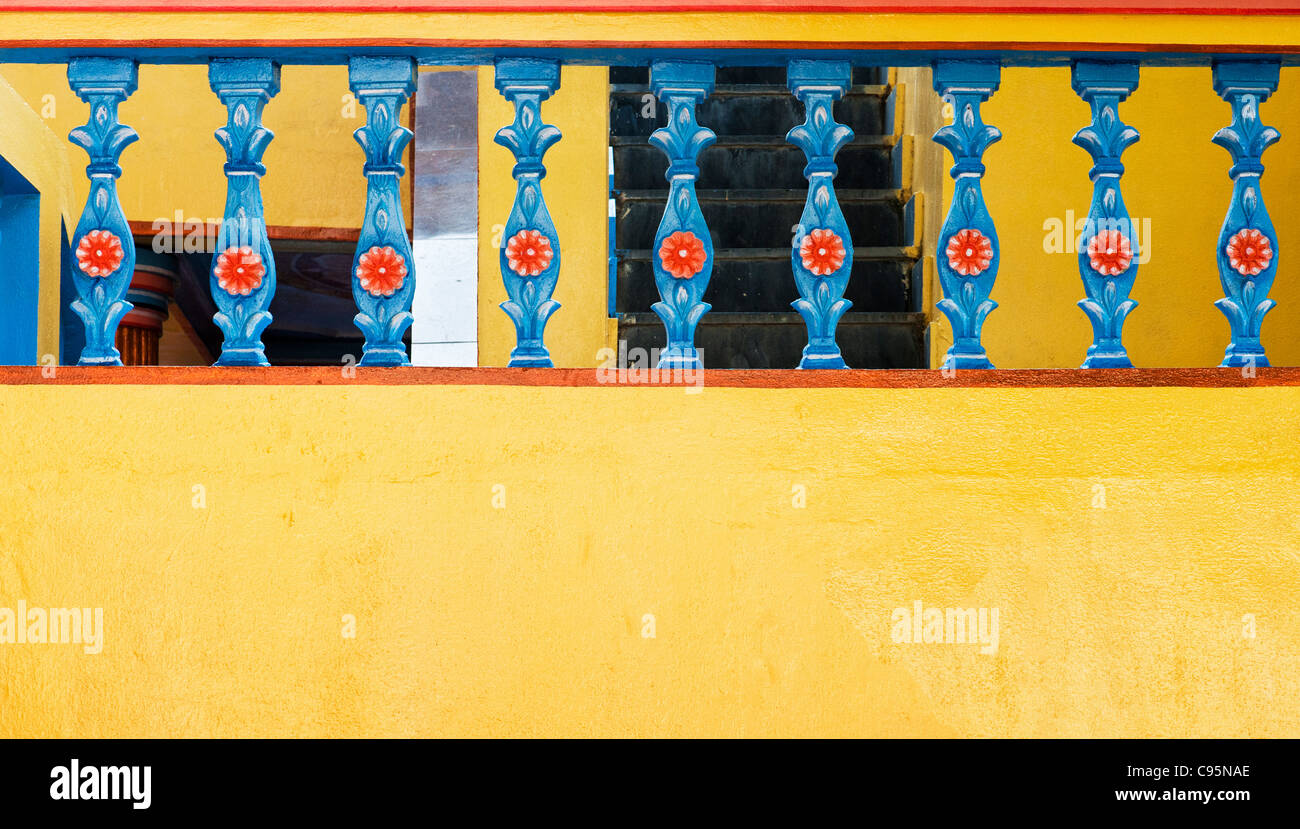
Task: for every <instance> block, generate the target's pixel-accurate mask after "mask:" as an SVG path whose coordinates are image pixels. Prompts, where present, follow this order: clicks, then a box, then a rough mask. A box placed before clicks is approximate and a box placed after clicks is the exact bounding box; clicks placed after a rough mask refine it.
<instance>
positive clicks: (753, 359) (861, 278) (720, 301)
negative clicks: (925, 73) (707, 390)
mask: <svg viewBox="0 0 1300 829" xmlns="http://www.w3.org/2000/svg"><path fill="white" fill-rule="evenodd" d="M884 74H885V70H883V69H856V70H854V78H853V83H854V85H853V88H852V89H851V90H850V92H849V94H848V95H846V96H845V97H844V98H843V99H842V100H841V101H839V102H838V103H837V104H836V106H835V117H836V119H837V120H838V121H840V122H842V123H846V124H848V125H849V126H851V127H852V128H853V130H854V132H855V133H856V137H855V138H854V140H853V142H852V143H851V144H849V145H847V146H845V147H844V149H842V150H840V153H839V155H838V156H837V157H836V161H837V163H838V164H839V175H838V176H837V177H836V180H835V186H836V192H837V193H838V195H839V199H840V206H841V208H842V209H843V211H844V215H845V218H846V220H847V221H848V224H849V230H850V232H851V234H852V236H853V243H854V251H853V257H854V260H853V274H852V276H851V278H850V280H849V286H848V289H847V291H846V292H845V296H847V297H848V298H849V299H850V300H852V301H853V308H852V309H851V310H850V311H849V312H848V313H847V314H845V316H844V318H843V319H842V320H841V321H840V324H839V328H838V340H839V343H840V348H841V350H842V351H843V353H844V359H845V361H846V362H847V363H848V364H849V365H850V366H851V367H853V368H920V367H924V366H925V360H926V356H925V347H924V329H925V326H924V315H923V314H921V313H918V312H917V311H918V306H919V305H920V297H919V295H918V293H917V289H915V288H914V287H913V279H912V273H913V266H914V265H915V257H913V256H910V255H909V253H910V252H909V251H908V250H907V249H906V248H904V244H905V243H907V242H909V241H910V233H909V231H908V230H907V228H906V227H905V222H904V218H905V217H904V214H905V212H909V211H905V210H904V197H905V196H904V194H903V193H902V192H901V191H900V190H898V189H896V186H895V174H894V165H893V163H892V160H891V159H892V155H891V151H892V149H893V138H892V136H890V135H888V134H887V126H886V125H887V123H888V121H887V117H886V116H887V113H886V106H887V96H888V92H889V90H888V89H887V87H885V86H884V85H883V84H882V83H881V81H882V80H883V78H884ZM610 82H611V92H610V138H609V141H610V147H611V155H612V158H613V184H612V187H613V192H612V193H611V198H612V199H613V201H614V209H615V233H614V238H615V241H614V247H615V251H614V260H615V261H614V262H613V263H612V264H611V267H612V268H614V276H615V289H616V296H615V303H614V310H615V312H616V313H617V315H618V317H619V338H620V339H624V340H627V343H628V347H629V348H637V347H640V348H644V349H646V350H647V351H648V350H650V349H652V348H662V347H663V346H664V344H665V334H664V328H663V324H662V323H661V322H660V320H659V318H658V317H657V316H656V315H655V313H654V312H653V311H651V310H650V306H651V305H652V304H654V303H655V302H657V301H658V299H659V294H658V292H657V291H656V289H655V281H654V274H653V271H652V269H651V264H650V262H651V260H650V255H651V250H650V248H651V246H652V245H653V243H654V236H655V229H656V228H657V227H658V225H659V220H660V218H661V217H662V216H663V211H664V202H665V199H666V198H667V195H668V183H667V181H665V180H664V171H665V170H666V169H667V168H668V161H667V159H666V158H665V157H664V155H663V154H662V153H661V152H660V151H659V150H658V148H656V147H654V146H652V145H650V144H649V143H647V138H648V136H649V135H650V133H652V132H653V131H654V130H655V129H657V128H658V127H661V126H663V125H664V120H665V115H666V112H667V107H666V106H664V105H662V104H656V105H654V106H653V114H654V115H655V116H656V117H646V115H647V114H648V113H650V112H651V107H650V105H651V103H652V102H653V96H652V95H651V94H650V90H649V73H648V70H647V69H644V68H617V67H616V68H612V69H611V70H610ZM697 116H698V119H699V122H700V124H702V125H703V126H706V127H708V128H709V129H712V130H713V131H714V132H715V133H717V135H718V141H717V143H716V144H714V145H713V146H712V147H709V148H708V149H706V150H704V152H702V153H701V154H700V159H699V164H700V178H699V182H698V183H697V185H696V187H697V191H696V192H697V194H698V196H699V199H700V205H701V208H702V209H703V211H704V218H705V220H706V221H707V222H708V225H709V230H710V233H711V235H712V237H713V245H714V268H713V276H712V279H711V280H710V283H709V289H708V291H707V292H706V293H705V296H704V300H705V301H706V302H708V303H710V304H711V305H712V306H713V310H711V311H710V312H709V313H708V314H706V315H705V316H704V319H703V320H702V321H701V322H700V325H699V328H698V329H697V331H696V337H695V341H696V345H697V346H698V347H699V348H700V349H702V351H703V357H704V364H705V366H706V367H713V368H794V367H795V366H797V365H798V364H799V358H800V355H801V354H802V352H803V347H804V345H805V344H806V343H807V330H806V328H805V327H804V323H803V319H802V318H801V317H800V316H799V315H798V313H796V312H795V311H794V310H793V309H792V308H791V307H790V302H791V301H792V300H794V299H797V298H798V291H797V290H796V288H795V284H794V277H793V275H792V274H791V271H790V246H791V243H792V241H793V233H794V227H795V225H797V224H798V223H799V217H800V215H801V214H802V213H803V203H804V196H805V194H806V188H807V181H806V180H805V179H804V177H803V168H804V164H805V159H804V156H803V152H802V151H801V150H800V149H799V148H798V147H796V146H794V145H792V144H787V143H786V141H785V133H786V131H787V130H789V129H790V128H791V127H793V126H795V125H796V124H800V123H803V120H804V113H803V104H801V103H800V102H799V101H798V100H797V99H796V98H795V97H794V95H792V94H791V93H790V91H789V90H788V89H787V88H786V86H785V68H784V67H765V68H732V69H719V70H718V74H717V88H716V90H715V91H714V93H713V94H712V95H711V96H709V98H708V99H706V100H705V101H704V102H703V103H702V104H701V105H700V106H699V108H698V110H697ZM907 219H908V222H910V220H911V217H910V216H908V217H907Z"/></svg>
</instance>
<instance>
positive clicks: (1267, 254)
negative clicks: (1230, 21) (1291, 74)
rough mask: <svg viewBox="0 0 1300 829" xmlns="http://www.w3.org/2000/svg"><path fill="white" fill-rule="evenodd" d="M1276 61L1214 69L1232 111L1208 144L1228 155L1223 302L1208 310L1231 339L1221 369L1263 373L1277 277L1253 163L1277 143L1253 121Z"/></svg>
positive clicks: (1273, 236) (1272, 235)
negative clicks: (1220, 318) (1263, 333)
mask: <svg viewBox="0 0 1300 829" xmlns="http://www.w3.org/2000/svg"><path fill="white" fill-rule="evenodd" d="M1278 67H1279V64H1278V62H1277V61H1245V60H1241V61H1238V60H1227V61H1215V63H1214V91H1215V92H1217V93H1219V95H1220V96H1221V97H1222V98H1223V100H1225V101H1227V102H1228V103H1229V104H1231V105H1232V124H1231V126H1227V127H1224V128H1223V129H1221V130H1219V131H1218V132H1217V133H1215V135H1214V139H1213V140H1214V143H1215V144H1218V145H1219V146H1221V147H1223V148H1224V149H1226V150H1227V151H1228V152H1229V153H1231V154H1232V168H1231V169H1230V170H1228V176H1229V177H1230V178H1231V179H1232V201H1231V202H1230V203H1229V205H1228V215H1227V216H1226V217H1225V218H1224V220H1223V229H1222V230H1220V231H1219V253H1218V262H1219V282H1220V283H1221V284H1222V285H1223V291H1224V294H1225V296H1224V297H1223V298H1222V299H1220V300H1217V301H1216V302H1215V303H1214V304H1215V306H1216V307H1217V308H1218V309H1219V310H1220V311H1222V312H1223V314H1224V316H1226V317H1227V318H1228V323H1229V325H1230V326H1231V327H1232V338H1231V339H1230V340H1229V341H1228V350H1227V352H1226V353H1225V354H1224V355H1223V362H1222V363H1221V365H1224V366H1239V367H1251V368H1253V367H1255V366H1267V365H1268V357H1266V356H1264V346H1263V345H1261V344H1260V341H1259V330H1260V327H1261V326H1262V325H1263V323H1264V315H1265V314H1267V313H1268V312H1269V311H1270V310H1271V309H1272V308H1273V306H1274V305H1276V304H1277V303H1276V302H1274V301H1273V300H1272V299H1269V297H1268V292H1269V289H1270V288H1272V287H1273V279H1274V277H1276V276H1277V250H1278V246H1277V232H1276V231H1275V230H1274V229H1273V221H1272V220H1271V219H1269V217H1268V209H1267V208H1265V207H1264V196H1263V194H1262V193H1261V192H1260V189H1259V180H1260V177H1261V176H1262V175H1263V174H1264V165H1263V163H1262V162H1261V161H1260V157H1261V156H1262V155H1263V154H1264V150H1266V149H1267V148H1268V147H1269V146H1271V145H1272V144H1273V143H1274V142H1276V141H1277V140H1278V139H1279V138H1281V137H1282V134H1281V133H1279V132H1278V131H1277V130H1275V129H1273V128H1272V127H1267V126H1264V123H1263V122H1262V121H1260V119H1259V105H1260V104H1262V103H1263V102H1264V101H1265V100H1267V99H1268V96H1269V95H1271V94H1272V93H1273V92H1274V91H1275V90H1276V89H1277V83H1278Z"/></svg>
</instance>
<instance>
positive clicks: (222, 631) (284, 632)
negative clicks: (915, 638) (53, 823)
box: [0, 384, 1300, 737]
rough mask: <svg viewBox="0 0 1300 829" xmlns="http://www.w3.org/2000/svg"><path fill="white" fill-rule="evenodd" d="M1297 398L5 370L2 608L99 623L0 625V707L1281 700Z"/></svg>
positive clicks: (1164, 715)
mask: <svg viewBox="0 0 1300 829" xmlns="http://www.w3.org/2000/svg"><path fill="white" fill-rule="evenodd" d="M1298 412H1300V389H1298V388H1257V389H1235V390H1231V389H1200V390H1197V389H1177V388H1168V389H1126V390H1125V389H1075V390H1062V389H1037V390H1023V389H1020V390H1017V389H1006V390H992V389H984V390H979V389H932V390H898V389H888V390H887V389H878V390H870V389H860V390H848V389H843V390H816V389H794V390H761V389H725V388H714V387H710V386H708V385H707V384H706V387H705V388H704V390H703V392H702V393H700V394H688V393H686V392H685V391H684V390H683V389H681V388H675V389H674V388H658V389H648V388H640V389H635V388H627V387H591V388H523V387H486V386H476V387H455V386H405V387H403V386H396V387H391V386H390V387H382V386H380V387H376V386H356V387H346V386H333V387H311V386H292V387H290V386H279V387H276V386H269V387H243V388H239V387H184V388H182V387H167V386H152V387H150V386H136V387H125V386H124V387H112V386H70V387H41V386H39V385H38V386H7V387H3V388H0V421H2V422H4V423H5V424H6V440H5V442H4V445H3V448H0V514H2V515H4V516H6V519H5V523H4V533H3V539H4V541H3V546H4V555H3V556H0V597H2V600H0V607H9V608H13V607H14V606H15V604H16V602H17V600H18V599H24V600H25V601H26V602H27V604H28V606H29V607H37V606H40V607H74V606H75V607H92V608H93V607H102V608H103V610H104V626H105V638H104V645H103V650H102V652H101V653H99V654H96V655H88V654H85V653H83V652H82V649H81V648H79V647H77V646H75V645H52V644H44V645H32V644H27V645H18V644H12V645H9V644H6V645H0V664H2V665H3V672H4V682H3V683H0V736H70V735H74V734H75V735H77V736H110V735H111V736H173V735H187V736H236V735H238V736H264V735H335V736H354V735H404V734H418V735H453V734H456V735H459V734H477V735H487V734H492V735H506V734H510V735H593V734H595V735H623V734H652V735H686V734H690V735H715V734H727V735H730V734H748V735H758V734H780V735H793V734H799V735H823V734H832V735H834V734H873V735H1024V736H1029V735H1045V736H1088V735H1093V736H1153V735H1162V736H1229V735H1239V736H1266V735H1267V736H1289V737H1296V736H1300V676H1298V675H1297V673H1296V671H1295V664H1296V659H1297V656H1300V634H1298V633H1297V631H1300V610H1297V607H1296V604H1295V601H1294V597H1295V595H1296V594H1297V591H1298V590H1300V575H1298V574H1300V569H1298V568H1297V567H1296V561H1297V550H1300V522H1298V521H1297V519H1296V517H1295V516H1296V515H1298V514H1300V487H1297V480H1296V479H1297V475H1300V462H1298V461H1297V459H1296V457H1295V453H1293V452H1290V451H1288V450H1289V447H1290V446H1291V443H1292V436H1293V435H1294V434H1295V433H1296V431H1297V429H1300V414H1298ZM87 413H93V419H94V424H95V427H94V430H93V439H89V440H88V439H87V437H86V436H87V431H86V422H87V421H86V414H87ZM719 424H726V427H725V428H718V425H719ZM1207 434H1218V435H1232V436H1233V439H1232V440H1222V441H1206V440H1204V436H1205V435H1207ZM196 487H201V488H202V489H201V490H199V489H196ZM799 487H802V488H803V497H804V499H805V501H804V504H805V505H804V506H803V508H797V506H796V502H797V500H798V499H797V495H798V491H799V490H798V488H799ZM199 494H201V495H202V498H203V502H202V504H201V505H200V506H197V507H196V497H197V496H198V495H199ZM498 507H499V508H498ZM917 600H920V601H922V602H923V603H924V605H925V606H927V607H943V608H946V607H974V608H979V607H984V608H997V609H998V610H999V617H1000V622H999V645H998V650H997V653H996V654H995V655H981V654H979V653H978V652H977V647H976V646H973V645H942V644H895V643H894V641H893V640H892V638H891V627H892V621H891V620H892V614H893V611H894V609H895V608H899V607H906V608H911V607H912V606H913V602H914V601H917ZM344 614H352V615H354V616H355V618H356V638H355V639H350V638H344V636H343V635H342V634H343V627H344V621H343V616H344ZM648 614H649V615H652V616H653V617H654V618H653V633H654V636H653V638H649V637H647V636H646V635H645V634H646V633H647V632H649V627H648V626H649V625H650V624H651V622H650V620H648V619H647V615H648ZM1248 617H1253V633H1254V637H1253V638H1251V637H1250V636H1249V635H1247V634H1248V627H1247V626H1248V622H1249V621H1250V619H1248Z"/></svg>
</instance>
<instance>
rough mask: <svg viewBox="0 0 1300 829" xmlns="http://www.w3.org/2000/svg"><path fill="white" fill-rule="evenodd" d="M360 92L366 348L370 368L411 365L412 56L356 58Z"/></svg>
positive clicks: (360, 298) (356, 276) (356, 295)
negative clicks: (408, 120)
mask: <svg viewBox="0 0 1300 829" xmlns="http://www.w3.org/2000/svg"><path fill="white" fill-rule="evenodd" d="M348 83H349V85H350V86H351V88H352V94H353V95H355V96H356V98H357V100H358V101H360V102H361V105H362V106H364V107H365V108H366V124H365V126H363V127H361V128H360V129H358V130H357V131H356V132H354V133H353V137H355V138H356V140H357V143H358V144H360V145H361V149H362V150H364V151H365V154H366V163H365V167H364V168H363V169H364V171H365V174H366V213H365V218H364V219H363V220H362V223H361V234H360V236H358V238H357V252H356V254H355V255H354V256H353V258H352V298H353V299H354V300H355V301H356V303H357V315H356V317H355V319H354V321H355V322H356V325H357V327H358V328H360V329H361V333H363V334H365V336H366V342H365V345H364V346H363V347H362V352H361V361H360V363H359V364H358V365H363V366H407V365H410V364H411V361H410V359H409V358H408V357H407V356H406V344H405V343H404V342H402V335H403V334H405V333H406V329H407V328H409V327H410V326H411V323H412V322H413V321H414V320H415V317H414V316H412V315H411V299H412V298H413V297H414V296H415V262H414V261H413V258H412V256H411V242H410V240H409V239H408V238H407V236H406V219H405V218H404V217H403V215H402V191H401V180H402V174H403V173H405V172H406V168H405V167H403V166H402V153H403V152H404V151H405V149H406V145H407V144H408V143H409V142H410V140H411V137H412V135H413V133H412V132H411V131H410V130H409V129H407V128H406V127H404V126H403V125H402V124H401V123H400V122H399V121H398V119H399V117H400V116H401V112H402V105H403V104H404V103H405V102H406V99H407V98H409V97H410V96H411V94H412V93H414V92H415V61H414V60H412V59H410V58H391V57H356V58H352V59H351V60H350V61H348Z"/></svg>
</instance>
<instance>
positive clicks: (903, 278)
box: [615, 247, 919, 313]
mask: <svg viewBox="0 0 1300 829" xmlns="http://www.w3.org/2000/svg"><path fill="white" fill-rule="evenodd" d="M910 253H911V252H910V251H909V250H908V249H906V248H901V247H855V248H854V249H853V271H852V274H851V275H850V277H849V284H848V287H847V289H846V290H845V292H844V296H845V297H846V298H847V299H849V300H851V301H852V302H853V310H854V311H857V312H866V311H889V312H908V311H914V310H916V306H917V305H918V304H919V289H917V288H915V287H914V285H913V281H914V280H913V270H914V267H913V266H914V259H913V258H912V257H911V256H910ZM616 254H617V257H618V267H617V271H616V274H615V275H616V279H617V285H616V291H617V294H616V296H617V306H616V308H615V310H616V311H617V312H619V313H641V312H645V311H649V310H650V307H651V306H652V305H653V304H654V303H656V302H658V301H659V292H658V290H657V288H656V287H655V281H654V269H653V266H652V265H651V259H650V257H651V254H652V252H651V251H649V250H619V251H617V252H616ZM790 254H791V250H790V248H788V247H784V248H732V249H728V250H715V251H714V257H713V274H712V277H711V278H710V280H709V287H708V290H707V291H705V295H704V301H705V302H708V303H710V304H711V305H713V306H714V307H715V308H717V309H718V310H719V311H736V312H755V311H760V312H785V311H789V310H791V309H790V303H791V302H792V301H794V300H795V299H798V298H799V291H798V289H797V288H796V287H795V284H794V275H793V273H792V270H791V262H790ZM655 255H657V254H655Z"/></svg>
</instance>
